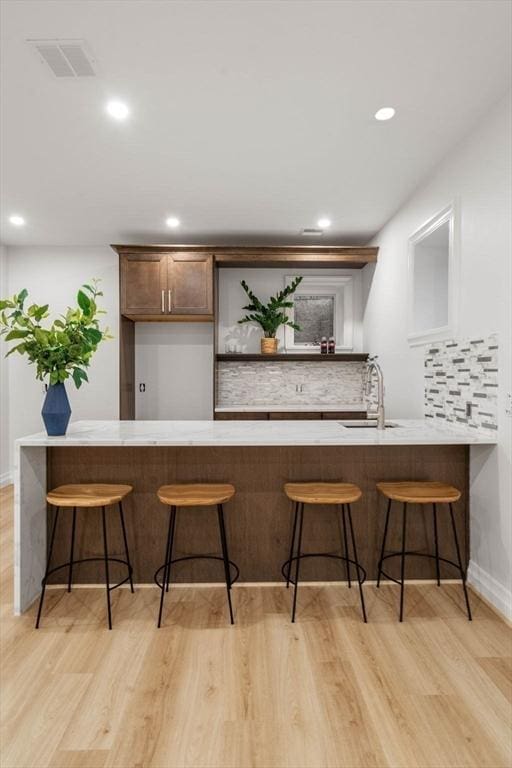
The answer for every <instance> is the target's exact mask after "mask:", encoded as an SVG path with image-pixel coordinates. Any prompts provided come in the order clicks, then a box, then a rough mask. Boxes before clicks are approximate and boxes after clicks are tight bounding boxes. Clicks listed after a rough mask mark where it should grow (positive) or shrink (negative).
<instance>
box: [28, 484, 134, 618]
mask: <svg viewBox="0 0 512 768" xmlns="http://www.w3.org/2000/svg"><path fill="white" fill-rule="evenodd" d="M132 490H133V489H132V486H131V485H109V484H106V483H87V484H80V485H60V486H59V487H58V488H54V489H53V491H50V492H49V493H48V494H47V495H46V501H47V502H48V504H50V505H51V506H53V507H55V508H56V511H55V518H54V521H53V527H52V533H51V538H50V549H49V551H48V559H47V562H46V570H45V574H44V578H43V580H42V582H41V585H42V591H41V598H40V600H39V609H38V611H37V620H36V629H38V628H39V622H40V620H41V612H42V610H43V601H44V594H45V591H46V585H47V583H48V577H49V576H50V575H51V574H52V573H55V572H56V571H60V570H61V569H62V568H68V592H71V584H72V579H73V566H74V565H78V564H79V563H91V562H103V563H104V564H105V588H106V593H107V616H108V628H109V629H112V609H111V606H110V593H111V592H112V590H113V589H117V587H120V586H121V584H125V583H126V582H127V581H129V582H130V589H131V591H132V592H133V591H134V589H133V578H132V576H133V568H132V565H131V562H130V554H129V551H128V539H127V537H126V527H125V524H124V514H123V499H124V498H125V496H127V495H128V494H129V493H131V492H132ZM112 504H117V506H118V510H119V519H120V521H121V529H122V532H123V541H124V550H125V557H126V560H122V559H120V558H118V557H110V556H109V553H108V541H107V521H106V514H105V508H106V507H108V506H110V505H112ZM65 507H72V508H73V519H72V523H71V551H70V556H69V561H68V562H67V563H63V564H62V565H58V566H56V567H55V568H50V563H51V558H52V552H53V544H54V542H55V532H56V530H57V521H58V519H59V511H60V510H61V508H65ZM93 507H101V519H102V528H103V557H85V558H82V559H80V560H74V557H73V555H74V550H75V530H76V510H77V508H80V509H82V508H86V509H90V508H93ZM109 563H121V564H122V565H126V567H127V568H128V576H127V577H126V578H125V579H123V580H122V581H119V582H118V583H117V584H114V586H112V587H111V586H110V578H109V569H108V566H109Z"/></svg>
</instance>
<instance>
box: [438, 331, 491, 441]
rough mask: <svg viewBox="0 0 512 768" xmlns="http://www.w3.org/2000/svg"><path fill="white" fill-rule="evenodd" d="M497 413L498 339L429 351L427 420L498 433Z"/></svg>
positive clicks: (456, 343) (452, 343)
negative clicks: (496, 431)
mask: <svg viewBox="0 0 512 768" xmlns="http://www.w3.org/2000/svg"><path fill="white" fill-rule="evenodd" d="M468 403H469V404H470V405H469V406H468ZM497 412H498V339H497V336H495V335H493V336H489V337H487V338H482V337H479V338H476V337H475V338H474V339H470V340H468V341H445V342H438V343H437V342H436V343H435V344H434V343H433V344H431V345H430V346H429V347H427V349H426V351H425V418H428V419H436V420H441V419H442V420H443V421H447V422H452V423H454V424H458V425H460V426H469V427H472V428H473V429H479V430H485V431H490V432H493V431H495V430H497V429H498V420H497Z"/></svg>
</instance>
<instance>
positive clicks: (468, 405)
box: [466, 401, 473, 419]
mask: <svg viewBox="0 0 512 768" xmlns="http://www.w3.org/2000/svg"><path fill="white" fill-rule="evenodd" d="M472 415H473V403H471V402H469V401H468V402H467V403H466V418H468V419H470V418H471V416H472Z"/></svg>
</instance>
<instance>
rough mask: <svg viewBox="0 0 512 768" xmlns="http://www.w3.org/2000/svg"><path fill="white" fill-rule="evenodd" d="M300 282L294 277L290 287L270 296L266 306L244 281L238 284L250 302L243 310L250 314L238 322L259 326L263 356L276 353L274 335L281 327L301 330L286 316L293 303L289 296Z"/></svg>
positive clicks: (299, 278) (300, 278)
mask: <svg viewBox="0 0 512 768" xmlns="http://www.w3.org/2000/svg"><path fill="white" fill-rule="evenodd" d="M301 281H302V276H300V277H295V278H294V279H293V280H292V282H291V283H290V285H287V286H286V288H284V289H283V290H282V291H279V293H276V295H275V296H271V297H270V299H269V300H268V302H267V303H266V304H264V303H263V302H261V301H260V300H259V299H258V297H257V296H255V295H254V293H253V292H252V291H251V289H250V288H249V286H248V285H247V283H246V282H245V280H242V281H241V282H240V285H241V286H242V288H243V289H244V291H245V292H246V294H247V296H248V297H249V300H250V304H247V305H246V306H245V307H243V309H246V310H247V311H248V312H250V314H248V315H246V316H245V317H243V318H242V319H241V320H239V321H238V322H239V323H257V324H258V325H260V326H261V328H262V329H263V338H262V339H261V353H262V354H263V355H275V353H276V352H277V339H276V333H277V330H278V328H279V327H280V326H281V325H289V326H290V327H291V328H295V330H296V331H300V330H301V329H300V326H298V325H297V323H294V322H293V321H292V320H290V318H289V317H288V314H287V310H288V309H289V308H291V307H293V301H290V296H292V295H293V294H294V293H295V291H296V290H297V287H298V285H299V283H300V282H301Z"/></svg>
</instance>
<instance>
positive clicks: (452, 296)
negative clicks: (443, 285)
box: [407, 201, 460, 347]
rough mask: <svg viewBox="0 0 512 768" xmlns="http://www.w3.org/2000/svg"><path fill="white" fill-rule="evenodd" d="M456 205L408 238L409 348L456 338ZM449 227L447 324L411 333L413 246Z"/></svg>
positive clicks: (457, 220) (441, 212) (457, 299)
mask: <svg viewBox="0 0 512 768" xmlns="http://www.w3.org/2000/svg"><path fill="white" fill-rule="evenodd" d="M457 210H458V207H457V204H456V202H455V201H453V202H452V203H450V205H448V206H446V208H443V210H442V211H439V212H438V213H436V214H435V215H434V216H432V217H431V218H430V219H428V221H426V222H425V223H424V224H422V225H421V227H419V228H418V229H417V230H416V231H415V232H413V234H412V235H411V236H410V237H409V243H408V256H407V271H408V275H407V289H408V290H407V293H408V296H407V315H408V323H407V327H408V334H407V340H408V342H409V346H411V347H415V346H420V345H422V344H430V343H432V342H436V341H447V340H449V339H451V338H453V337H455V336H456V333H457V325H458V315H459V267H460V258H459V253H460V248H459V243H460V237H459V227H460V222H459V216H458V214H457ZM446 222H448V223H449V228H450V232H449V245H448V250H449V256H448V323H447V325H444V326H442V327H439V328H429V329H427V330H424V331H414V330H413V328H414V321H413V316H414V254H415V246H416V245H417V244H418V243H420V242H421V241H422V240H424V239H425V238H426V237H428V235H430V234H432V232H435V230H436V229H438V228H439V227H440V226H442V225H443V224H445V223H446Z"/></svg>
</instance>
